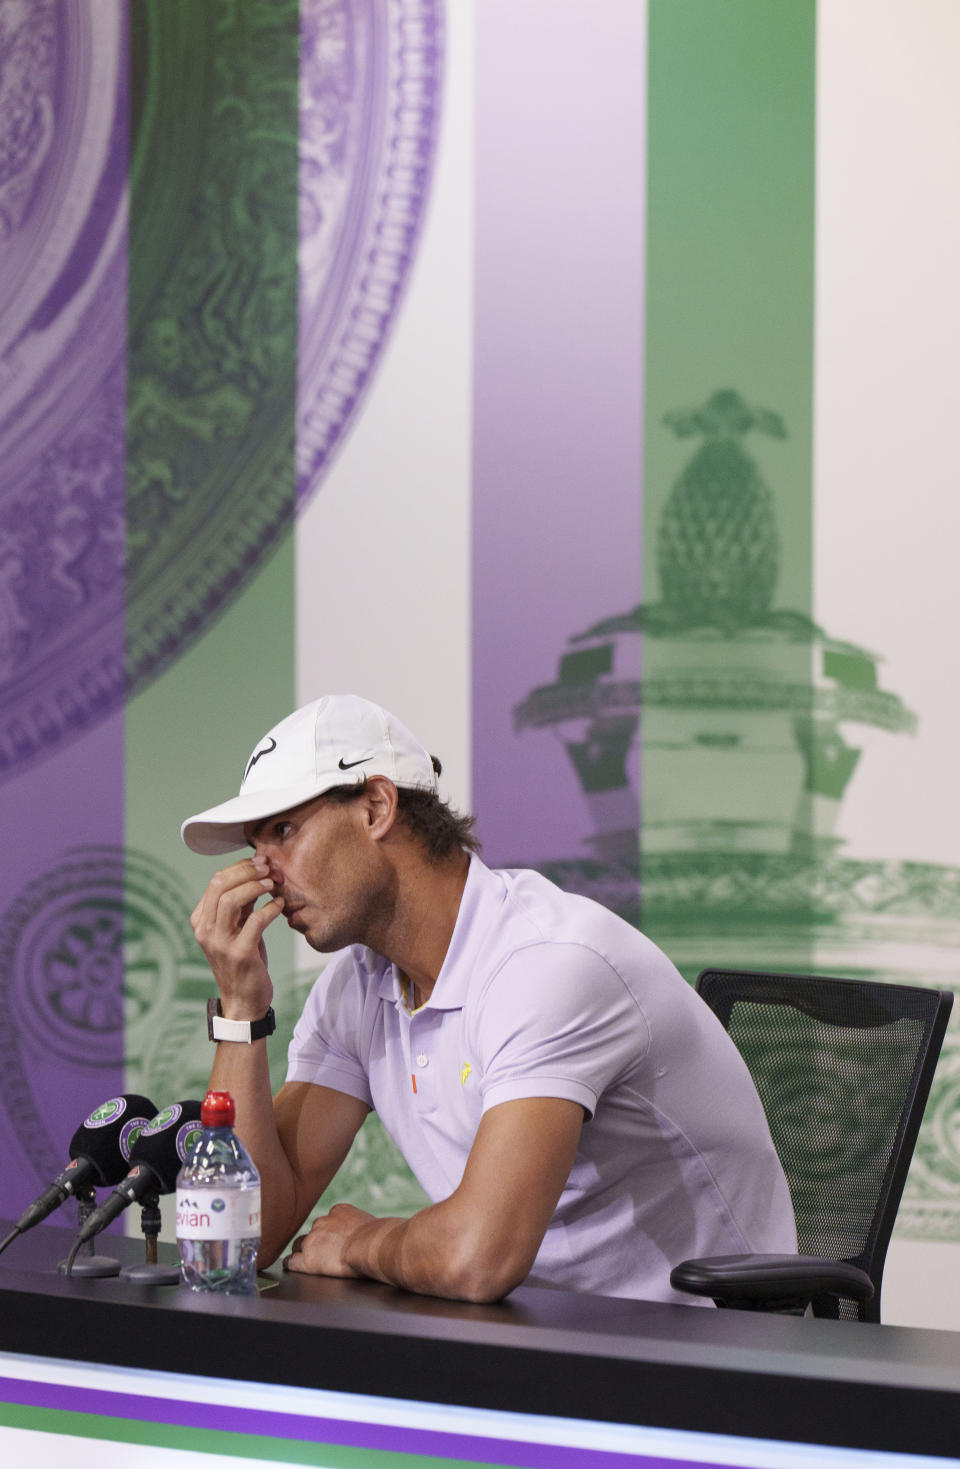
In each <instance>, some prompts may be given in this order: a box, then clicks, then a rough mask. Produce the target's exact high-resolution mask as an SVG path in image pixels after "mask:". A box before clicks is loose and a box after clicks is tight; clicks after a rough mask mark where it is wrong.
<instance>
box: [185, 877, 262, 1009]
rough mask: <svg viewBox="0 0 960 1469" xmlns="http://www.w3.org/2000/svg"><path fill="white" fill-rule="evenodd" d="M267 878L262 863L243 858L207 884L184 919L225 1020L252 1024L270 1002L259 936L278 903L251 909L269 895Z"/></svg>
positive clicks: (260, 937) (260, 936)
mask: <svg viewBox="0 0 960 1469" xmlns="http://www.w3.org/2000/svg"><path fill="white" fill-rule="evenodd" d="M269 874H270V864H269V862H268V860H267V858H266V857H245V858H244V859H243V861H242V862H235V863H233V865H232V866H231V867H225V868H224V869H223V870H222V871H221V872H218V873H216V874H215V876H214V877H212V878H211V879H210V883H209V885H208V887H207V890H206V892H205V893H204V895H203V897H202V898H201V899H200V901H199V903H198V904H197V906H196V908H195V909H194V910H193V913H192V914H191V917H190V923H191V926H192V928H193V933H194V937H195V938H196V940H197V943H198V944H199V945H200V947H201V949H202V950H203V952H204V954H205V955H206V958H207V963H208V964H209V965H210V968H211V969H212V971H213V977H214V979H215V980H216V981H217V987H218V989H219V990H220V997H221V1004H222V1008H223V1013H224V1015H226V1016H227V1018H228V1019H233V1020H257V1019H259V1018H260V1016H261V1015H263V1014H264V1013H265V1011H266V1009H267V1007H268V1005H269V1004H270V1002H271V1000H272V999H273V984H272V982H271V979H270V975H269V973H268V971H267V951H266V948H265V946H264V942H263V935H264V931H265V930H266V928H267V926H268V925H269V924H271V923H272V922H273V920H274V919H275V918H277V917H279V915H280V914H281V913H282V912H283V899H282V898H272V899H271V901H270V902H268V903H265V904H264V905H263V907H261V908H256V907H255V906H254V905H255V904H256V902H257V900H258V898H262V897H263V896H264V894H269V893H272V891H273V887H274V882H273V878H272V877H270V875H269Z"/></svg>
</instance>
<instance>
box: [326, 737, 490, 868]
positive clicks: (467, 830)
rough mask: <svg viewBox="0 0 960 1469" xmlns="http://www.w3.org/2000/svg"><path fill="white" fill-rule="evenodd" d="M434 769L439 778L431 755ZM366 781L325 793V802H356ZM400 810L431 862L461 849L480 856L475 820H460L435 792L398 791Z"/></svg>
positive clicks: (438, 764) (469, 817) (462, 818)
mask: <svg viewBox="0 0 960 1469" xmlns="http://www.w3.org/2000/svg"><path fill="white" fill-rule="evenodd" d="M430 759H431V760H432V761H433V768H434V770H435V771H436V773H437V775H440V773H441V771H442V769H443V767H442V766H441V764H440V761H439V760H438V759H437V757H436V755H431V756H430ZM365 785H366V781H365V780H362V781H360V782H359V784H358V785H350V786H334V787H333V788H332V790H329V791H324V793H323V794H324V798H325V799H328V800H333V801H340V802H344V803H345V802H347V801H354V800H356V799H357V797H358V796H360V795H361V794H362V792H363V789H364V787H365ZM397 809H398V812H399V814H400V816H401V817H402V819H403V821H404V822H405V823H406V825H407V826H408V827H409V829H410V831H411V832H412V833H413V835H414V836H415V837H416V838H417V840H418V841H419V843H420V845H421V846H422V847H423V849H424V851H425V852H426V854H427V857H428V858H429V860H430V861H431V862H445V861H446V859H447V858H448V857H452V856H453V854H454V852H456V851H458V850H460V849H461V848H462V849H463V850H465V851H467V852H476V853H477V855H478V856H479V853H480V839H479V837H477V835H476V834H475V832H474V830H473V827H474V823H475V821H476V817H475V816H461V815H460V813H459V811H454V810H453V808H452V807H451V806H448V805H447V803H446V801H441V799H440V797H439V796H438V795H437V793H436V791H421V790H414V789H408V788H407V787H404V786H399V787H398V788H397Z"/></svg>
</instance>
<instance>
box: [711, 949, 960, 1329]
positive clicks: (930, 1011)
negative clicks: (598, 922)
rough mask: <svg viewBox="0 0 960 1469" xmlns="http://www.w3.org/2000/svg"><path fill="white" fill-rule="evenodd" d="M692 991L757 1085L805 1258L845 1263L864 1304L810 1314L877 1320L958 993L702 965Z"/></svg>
mask: <svg viewBox="0 0 960 1469" xmlns="http://www.w3.org/2000/svg"><path fill="white" fill-rule="evenodd" d="M697 991H698V993H699V994H700V995H701V996H702V998H703V999H704V1000H705V1001H706V1002H707V1004H708V1005H709V1006H710V1008H711V1009H712V1010H713V1011H714V1013H715V1014H716V1015H717V1016H718V1018H719V1019H720V1021H721V1022H722V1023H723V1025H724V1026H725V1028H726V1029H727V1031H728V1032H729V1034H730V1036H731V1037H732V1039H733V1041H734V1042H735V1044H736V1046H737V1049H738V1050H739V1051H740V1053H741V1055H742V1056H743V1058H744V1060H745V1061H746V1063H747V1066H748V1068H749V1070H750V1074H751V1076H752V1077H753V1080H754V1083H755V1085H756V1087H757V1090H758V1092H759V1093H760V1098H761V1100H762V1102H763V1106H764V1109H765V1111H766V1114H767V1119H768V1121H769V1124H770V1131H771V1134H772V1136H773V1141H774V1145H775V1147H776V1149H777V1153H778V1154H779V1157H780V1161H781V1163H782V1164H783V1168H784V1172H785V1173H786V1175H787V1181H788V1183H789V1185H790V1192H791V1195H792V1198H793V1205H794V1212H795V1214H796V1220H797V1231H798V1248H799V1252H800V1254H802V1255H810V1256H819V1257H822V1258H824V1259H827V1260H836V1261H845V1262H848V1263H850V1264H852V1265H854V1266H857V1267H859V1268H860V1269H862V1270H864V1271H865V1272H866V1273H867V1275H869V1276H870V1279H871V1281H872V1282H873V1287H874V1295H873V1298H872V1299H871V1300H868V1301H860V1302H856V1301H849V1300H843V1299H842V1298H840V1297H838V1296H828V1297H824V1298H821V1299H819V1300H815V1301H814V1302H813V1308H814V1311H815V1314H817V1315H824V1316H840V1317H846V1318H848V1319H854V1320H862V1321H879V1320H880V1284H881V1278H882V1275H883V1265H884V1260H885V1257H886V1252H887V1245H888V1243H889V1240H890V1235H891V1232H892V1230H893V1223H894V1219H895V1218H896V1214H897V1209H898V1207H899V1204H900V1198H901V1195H902V1193H903V1187H904V1183H905V1181H906V1177H907V1170H908V1168H909V1166H910V1159H911V1157H912V1154H913V1149H914V1144H915V1143H916V1139H917V1133H918V1131H919V1128H920V1122H921V1119H922V1117H923V1110H924V1107H925V1105H926V1101H927V1097H928V1095H929V1092H930V1084H931V1082H932V1080H933V1073H934V1069H935V1067H936V1064H937V1058H938V1056H939V1054H940V1047H941V1044H942V1042H943V1036H944V1032H945V1030H946V1026H947V1020H948V1018H949V1015H950V1008H951V1006H952V1004H953V995H952V994H951V993H950V991H948V990H946V991H945V990H932V989H922V988H919V987H915V986H909V985H900V984H885V983H878V982H875V981H868V980H843V979H826V978H821V977H816V976H813V977H806V976H801V975H784V974H757V973H744V972H740V971H735V970H720V969H709V970H705V971H704V972H703V973H702V974H701V975H700V977H699V979H698V980H697Z"/></svg>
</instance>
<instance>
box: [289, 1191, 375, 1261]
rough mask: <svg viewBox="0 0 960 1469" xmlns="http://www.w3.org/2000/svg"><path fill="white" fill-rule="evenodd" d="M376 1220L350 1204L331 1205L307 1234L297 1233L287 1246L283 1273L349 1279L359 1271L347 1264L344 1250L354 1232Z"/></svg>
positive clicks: (314, 1222) (373, 1216)
mask: <svg viewBox="0 0 960 1469" xmlns="http://www.w3.org/2000/svg"><path fill="white" fill-rule="evenodd" d="M375 1218H376V1216H375V1215H373V1214H367V1213H365V1212H364V1210H363V1209H355V1208H354V1206H353V1204H334V1206H333V1208H332V1209H331V1210H330V1213H329V1214H324V1215H323V1217H322V1218H320V1219H315V1220H314V1221H313V1224H312V1225H311V1227H310V1233H309V1234H301V1235H300V1236H299V1237H298V1238H297V1239H295V1240H294V1242H293V1244H292V1245H291V1246H290V1251H291V1253H290V1254H289V1255H287V1256H286V1258H285V1259H284V1262H283V1268H284V1270H293V1271H297V1272H299V1273H300V1274H301V1275H339V1276H342V1277H348V1278H350V1279H352V1280H357V1279H359V1278H360V1272H359V1271H358V1270H353V1269H351V1267H350V1266H349V1265H348V1264H347V1261H346V1253H347V1249H348V1247H349V1245H350V1243H351V1241H352V1239H353V1237H354V1235H355V1234H356V1233H357V1231H358V1230H360V1229H364V1228H365V1227H366V1226H367V1225H368V1224H370V1223H372V1222H373V1220H374V1219H375Z"/></svg>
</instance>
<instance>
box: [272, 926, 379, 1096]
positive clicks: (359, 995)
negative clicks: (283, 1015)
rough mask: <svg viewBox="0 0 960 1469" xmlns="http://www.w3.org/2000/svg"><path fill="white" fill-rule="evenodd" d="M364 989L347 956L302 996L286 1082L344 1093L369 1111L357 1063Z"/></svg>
mask: <svg viewBox="0 0 960 1469" xmlns="http://www.w3.org/2000/svg"><path fill="white" fill-rule="evenodd" d="M363 999H364V986H363V984H362V982H361V981H360V979H359V976H358V975H357V973H356V967H355V964H354V962H353V957H352V955H351V953H350V951H349V950H348V951H346V952H344V953H343V954H338V955H337V956H336V957H335V958H334V959H332V960H331V961H330V963H329V964H328V965H327V967H326V969H325V970H324V971H323V973H322V974H321V975H320V977H319V979H318V980H317V982H316V984H315V985H314V986H313V989H312V990H311V991H310V993H309V995H308V996H307V1003H306V1004H305V1005H304V1007H303V1011H302V1013H301V1015H300V1019H299V1020H298V1021H297V1023H296V1026H295V1027H294V1031H293V1036H292V1038H291V1041H290V1045H289V1047H288V1048H287V1081H308V1082H311V1083H312V1084H313V1085H314V1086H329V1087H332V1088H333V1090H334V1091H338V1092H346V1093H347V1095H348V1096H351V1097H356V1098H357V1100H358V1101H360V1102H365V1103H366V1105H367V1106H368V1107H372V1106H373V1099H372V1097H371V1095H370V1087H369V1084H368V1082H367V1075H366V1071H365V1069H364V1066H363V1064H362V1062H361V1059H360V1056H361V1032H362V1024H363Z"/></svg>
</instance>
